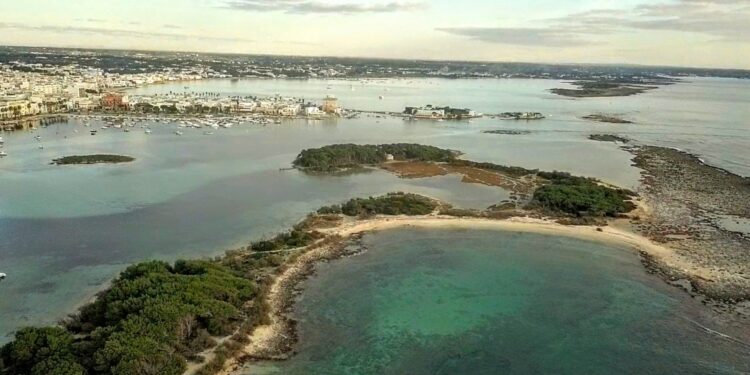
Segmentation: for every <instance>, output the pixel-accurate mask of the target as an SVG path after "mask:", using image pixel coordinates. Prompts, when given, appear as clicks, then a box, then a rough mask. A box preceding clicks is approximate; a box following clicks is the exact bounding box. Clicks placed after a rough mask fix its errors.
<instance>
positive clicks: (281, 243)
mask: <svg viewBox="0 0 750 375" xmlns="http://www.w3.org/2000/svg"><path fill="white" fill-rule="evenodd" d="M627 147H628V148H626V150H628V151H629V152H632V153H633V154H634V155H635V162H636V165H637V166H638V167H639V168H641V169H643V170H644V185H645V188H644V189H643V191H642V192H641V194H636V193H635V192H633V191H630V190H628V189H623V188H620V187H617V186H613V185H611V184H607V183H605V182H603V181H600V180H597V179H593V178H588V177H581V176H574V175H571V174H569V173H564V172H556V171H552V172H544V171H539V170H536V169H527V168H523V167H514V166H504V165H499V164H494V163H482V162H474V161H470V160H464V159H461V158H460V156H461V153H460V152H458V151H454V150H446V149H441V148H438V147H434V146H428V145H419V144H406V143H400V144H383V145H356V144H339V145H329V146H325V147H320V148H315V149H308V150H304V151H302V152H301V153H300V154H299V155H298V156H297V158H296V159H295V160H294V161H293V166H294V167H295V168H297V169H299V170H301V171H303V172H305V173H335V172H337V171H340V170H342V169H347V168H378V169H381V170H384V171H388V172H390V173H393V174H395V175H397V176H399V177H401V178H427V177H431V176H438V175H446V174H456V175H460V176H462V181H463V182H465V183H472V184H483V185H487V186H496V187H501V188H503V189H505V190H507V191H510V192H511V193H512V195H511V199H510V200H508V201H503V202H498V204H495V205H492V206H490V207H487V208H486V209H481V210H469V209H462V208H459V207H453V206H451V205H450V204H448V203H445V202H442V201H440V200H437V199H434V198H432V197H427V196H423V195H418V194H412V193H408V192H392V193H389V194H386V195H382V196H375V197H360V198H352V199H348V200H344V201H343V202H340V203H337V204H331V205H327V206H324V207H321V208H320V209H318V210H317V211H315V212H312V213H310V214H309V215H308V216H307V217H305V218H304V219H303V220H302V221H300V222H299V223H298V224H296V225H294V226H293V227H292V228H290V229H289V230H288V231H285V232H283V233H279V234H277V235H275V236H272V237H269V238H265V239H259V240H257V241H255V242H252V243H249V244H247V245H246V246H243V247H240V248H237V249H233V250H229V251H227V252H226V254H225V255H224V256H222V257H218V258H214V259H203V260H180V261H177V262H175V263H171V264H170V263H166V262H163V261H148V262H143V263H139V264H135V265H132V266H130V267H128V268H127V269H126V270H124V271H123V272H122V273H121V274H120V275H119V277H118V278H117V279H115V280H114V281H113V282H112V283H111V284H110V286H109V288H108V289H107V290H104V291H102V292H101V293H99V295H98V296H97V298H96V299H95V300H94V301H93V302H90V303H88V304H86V305H84V306H83V307H82V308H81V309H80V310H79V311H78V312H77V313H75V314H72V315H71V316H69V317H68V318H67V319H65V320H64V321H62V322H61V323H60V324H59V325H56V326H49V327H29V328H24V329H21V330H19V331H17V332H16V333H15V339H14V340H13V341H12V342H10V343H8V344H6V345H5V346H3V347H2V349H0V372H1V373H3V374H11V375H15V374H44V373H51V372H50V371H51V370H52V369H54V370H55V371H57V372H54V373H59V374H85V373H101V371H100V369H107V370H106V372H105V373H112V374H118V375H130V374H133V375H135V374H166V375H182V374H197V375H210V374H227V373H229V372H231V371H232V370H234V369H236V368H238V366H240V365H241V364H242V362H243V361H250V360H266V359H270V360H283V359H286V358H288V357H289V356H290V355H292V354H293V353H294V345H295V344H296V342H297V340H298V336H297V331H296V326H297V325H296V322H295V320H294V317H293V316H292V315H291V314H290V311H291V308H292V307H293V306H294V303H295V301H296V300H297V296H298V294H299V288H300V283H301V281H302V280H304V279H305V278H306V277H308V276H309V275H311V274H312V273H313V272H315V269H316V264H318V262H321V261H329V260H334V259H337V258H340V257H342V256H347V255H351V254H354V253H356V252H357V251H360V250H361V247H357V246H350V245H351V244H353V243H355V244H356V242H357V241H358V240H359V239H360V238H361V236H362V234H363V233H366V232H369V231H374V230H385V229H391V228H398V227H426V228H441V227H452V228H474V229H476V228H482V229H497V230H511V231H520V232H535V233H543V234H549V235H555V236H568V237H576V238H582V239H587V240H592V241H602V242H608V243H614V244H619V245H622V246H623V247H627V248H632V249H635V250H636V254H638V255H639V256H640V257H641V259H642V262H643V264H644V266H645V267H647V268H648V270H649V271H651V272H653V273H655V274H657V275H659V276H660V277H662V278H663V279H664V280H665V281H667V282H669V283H671V284H673V285H675V286H678V287H681V288H684V289H685V290H686V291H687V292H689V293H691V294H693V295H696V296H700V298H703V299H704V302H705V303H706V304H707V305H709V306H715V307H716V308H717V309H719V310H717V311H725V312H728V313H729V314H735V313H736V311H739V310H733V309H732V306H736V305H737V304H738V303H740V302H742V301H746V300H749V299H750V288H748V286H749V285H750V281H748V280H747V279H745V278H742V277H737V276H736V275H743V274H745V273H746V272H747V267H748V264H750V259H748V257H750V255H748V254H747V251H746V249H747V248H748V245H750V239H748V238H745V237H743V236H741V235H734V234H732V233H730V232H727V231H725V230H722V229H721V228H718V227H715V226H714V225H715V224H714V223H713V222H712V221H711V220H708V219H707V218H708V216H706V215H709V216H710V215H718V214H729V215H736V216H742V217H747V216H750V199H748V198H749V197H750V184H748V182H747V180H746V179H745V178H743V177H740V176H736V175H732V174H730V173H729V172H726V171H723V170H719V169H716V168H713V167H710V166H707V165H705V164H703V163H702V162H700V161H699V160H697V158H695V157H693V156H691V155H689V154H685V153H682V152H680V151H677V150H672V149H666V148H659V147H647V146H643V147H633V146H627ZM698 182H699V183H698ZM673 196H680V197H685V198H684V200H682V199H681V200H679V201H675V200H674V199H666V197H673ZM652 206H653V207H655V208H657V209H653V208H652ZM683 223H688V224H683ZM717 313H719V312H717Z"/></svg>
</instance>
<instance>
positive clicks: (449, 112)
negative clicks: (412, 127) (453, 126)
mask: <svg viewBox="0 0 750 375" xmlns="http://www.w3.org/2000/svg"><path fill="white" fill-rule="evenodd" d="M404 114H405V115H407V116H412V117H414V118H425V119H451V120H461V119H470V118H475V117H481V116H482V114H481V113H476V112H474V111H472V110H470V109H467V108H451V107H433V106H431V105H427V106H424V107H406V109H404Z"/></svg>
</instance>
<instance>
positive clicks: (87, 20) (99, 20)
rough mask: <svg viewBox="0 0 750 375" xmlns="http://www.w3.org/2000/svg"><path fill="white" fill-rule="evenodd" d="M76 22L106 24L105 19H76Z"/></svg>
mask: <svg viewBox="0 0 750 375" xmlns="http://www.w3.org/2000/svg"><path fill="white" fill-rule="evenodd" d="M76 21H79V22H92V23H102V22H104V20H103V19H99V18H76Z"/></svg>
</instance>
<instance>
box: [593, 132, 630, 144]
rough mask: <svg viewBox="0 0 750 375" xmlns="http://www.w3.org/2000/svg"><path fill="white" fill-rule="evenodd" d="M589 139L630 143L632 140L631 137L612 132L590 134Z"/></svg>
mask: <svg viewBox="0 0 750 375" xmlns="http://www.w3.org/2000/svg"><path fill="white" fill-rule="evenodd" d="M589 139H590V140H592V141H599V142H620V143H628V142H630V140H629V139H627V138H624V137H619V136H616V135H612V134H591V135H589Z"/></svg>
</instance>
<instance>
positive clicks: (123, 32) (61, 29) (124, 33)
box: [0, 22, 254, 42]
mask: <svg viewBox="0 0 750 375" xmlns="http://www.w3.org/2000/svg"><path fill="white" fill-rule="evenodd" d="M2 29H14V30H26V31H37V32H50V33H72V34H95V35H105V36H110V37H131V38H144V39H150V38H164V39H174V40H188V39H199V40H209V41H217V42H254V40H252V39H244V38H236V37H214V36H205V35H193V34H176V33H165V32H149V31H141V30H128V29H108V28H103V27H86V26H55V25H42V26H32V25H27V24H20V23H7V22H0V30H2Z"/></svg>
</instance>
